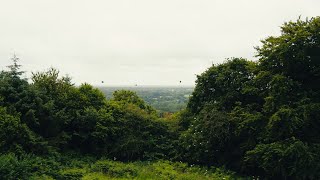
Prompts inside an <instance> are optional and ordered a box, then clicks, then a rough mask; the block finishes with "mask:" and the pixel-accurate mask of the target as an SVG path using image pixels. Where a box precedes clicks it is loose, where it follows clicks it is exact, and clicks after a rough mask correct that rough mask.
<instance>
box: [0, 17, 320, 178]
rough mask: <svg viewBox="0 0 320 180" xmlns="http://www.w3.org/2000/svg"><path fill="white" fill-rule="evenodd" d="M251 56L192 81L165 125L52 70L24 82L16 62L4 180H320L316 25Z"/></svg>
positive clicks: (1, 88)
mask: <svg viewBox="0 0 320 180" xmlns="http://www.w3.org/2000/svg"><path fill="white" fill-rule="evenodd" d="M256 50H257V57H258V58H259V59H258V60H257V61H249V60H246V59H243V58H231V59H229V60H227V61H226V62H225V63H223V64H219V65H213V66H212V67H210V68H209V69H207V70H206V71H205V72H204V73H203V74H201V75H199V76H198V77H197V81H196V87H195V89H194V92H193V93H192V96H191V98H190V100H189V102H188V105H187V107H186V108H185V109H184V110H182V111H179V112H177V113H176V114H174V115H173V116H170V117H168V118H160V117H159V115H158V113H157V111H156V110H155V109H154V108H153V107H152V106H150V105H149V104H147V103H146V102H145V101H143V100H142V99H141V98H140V97H139V96H138V95H137V94H136V93H135V92H132V91H127V90H120V91H115V92H114V93H113V96H112V98H110V99H106V97H105V95H104V94H103V93H102V92H101V91H100V90H99V89H97V88H94V87H93V86H91V85H89V84H86V83H85V84H82V85H80V86H75V85H74V84H73V83H72V81H71V79H70V78H69V77H68V76H60V75H59V71H58V70H56V69H53V68H51V69H49V70H47V71H44V72H36V73H33V74H32V77H31V81H30V82H28V81H27V80H26V79H23V78H22V77H21V75H22V74H23V73H24V72H22V71H21V70H20V65H19V61H18V58H17V57H13V58H12V60H13V64H12V65H11V66H8V67H9V69H8V70H7V71H2V72H1V73H0V129H1V131H0V153H1V155H0V179H81V178H82V179H108V178H113V179H125V178H130V179H132V178H136V179H222V178H226V179H232V178H240V176H241V177H250V178H252V179H254V178H255V177H259V178H266V179H319V178H320V173H319V172H320V154H319V152H320V83H319V82H320V17H316V18H312V19H310V20H300V19H299V20H297V21H295V22H288V23H285V24H284V25H283V26H282V27H281V35H280V36H277V37H273V36H271V37H268V38H266V39H265V40H263V41H262V46H260V47H257V48H256ZM215 167H224V168H226V169H229V170H232V171H233V172H236V174H235V173H233V172H231V171H227V170H224V168H215ZM239 175H240V176H239Z"/></svg>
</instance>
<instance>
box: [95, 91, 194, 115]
mask: <svg viewBox="0 0 320 180" xmlns="http://www.w3.org/2000/svg"><path fill="white" fill-rule="evenodd" d="M98 88H99V89H100V90H101V91H102V92H103V93H104V94H105V95H106V97H107V99H110V98H111V97H112V94H113V92H114V91H116V90H130V91H134V92H136V93H137V95H138V96H139V97H141V98H142V99H143V100H144V101H145V102H146V103H147V104H149V105H151V106H152V107H154V108H155V109H156V110H157V111H158V112H159V113H164V112H170V113H174V112H178V111H181V110H182V109H184V108H186V105H187V103H188V101H189V97H190V96H191V94H192V92H193V89H194V87H191V86H190V87H186V86H181V87H177V86H138V87H136V86H133V87H105V86H98Z"/></svg>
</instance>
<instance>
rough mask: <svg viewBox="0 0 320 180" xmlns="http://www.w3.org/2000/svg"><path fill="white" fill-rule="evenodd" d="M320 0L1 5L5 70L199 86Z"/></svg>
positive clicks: (8, 0)
mask: <svg viewBox="0 0 320 180" xmlns="http://www.w3.org/2000/svg"><path fill="white" fill-rule="evenodd" d="M300 15H301V16H302V17H303V18H305V17H312V16H318V15H320V1H319V0H19V1H18V0H0V66H1V67H0V68H1V69H3V68H4V67H5V66H6V65H8V64H10V57H11V56H12V54H13V53H14V52H15V53H16V54H17V55H18V56H19V57H20V58H21V64H22V65H23V66H24V67H23V68H24V70H26V71H28V72H30V71H41V70H45V69H47V68H49V67H56V68H58V69H59V70H60V71H61V72H62V73H63V74H66V73H67V74H69V75H70V76H71V77H72V78H73V80H74V82H76V83H77V84H80V83H81V82H88V83H91V84H95V85H99V84H100V85H101V81H102V80H103V81H104V82H105V84H104V85H129V86H130V85H134V84H138V85H179V81H180V80H181V81H182V85H193V84H194V80H195V78H196V77H195V74H200V73H201V72H203V71H204V70H205V69H206V68H208V67H209V66H210V64H212V63H220V62H223V61H224V60H225V58H228V57H245V58H248V59H253V56H254V55H255V50H254V48H253V47H254V46H257V45H259V41H260V40H261V39H263V38H265V37H267V36H269V35H278V34H279V26H280V25H281V24H283V22H285V21H289V20H296V19H297V18H298V17H299V16H300Z"/></svg>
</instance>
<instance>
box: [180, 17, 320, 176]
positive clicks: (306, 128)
mask: <svg viewBox="0 0 320 180" xmlns="http://www.w3.org/2000/svg"><path fill="white" fill-rule="evenodd" d="M281 32H282V34H281V35H280V36H278V37H268V38H267V39H265V40H263V41H262V46H261V47H257V48H256V49H257V52H258V55H257V57H258V58H259V60H258V61H256V62H252V61H248V60H246V59H242V58H232V59H229V60H228V61H227V62H225V63H223V64H220V65H214V66H212V67H210V68H209V69H208V70H207V71H206V72H204V73H203V74H201V75H200V76H198V79H197V82H196V83H197V85H196V87H195V91H194V92H193V96H192V97H191V99H190V101H189V104H188V107H187V110H186V112H184V115H182V118H181V122H180V124H181V126H183V127H184V131H183V133H182V134H181V137H180V139H181V141H182V144H183V147H184V148H182V149H183V150H184V151H185V152H184V153H183V157H182V159H184V160H187V161H188V162H193V163H200V164H209V165H212V164H214V165H226V166H227V167H229V168H232V169H233V170H236V171H241V172H243V173H247V174H256V175H260V176H264V177H270V178H293V179H318V178H320V174H319V172H320V154H319V152H320V148H319V147H320V133H319V132H320V86H319V84H320V18H319V17H317V18H312V19H310V20H306V21H302V20H300V19H299V20H298V21H296V22H289V23H285V24H284V25H283V26H282V31H281Z"/></svg>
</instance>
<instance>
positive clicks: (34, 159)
mask: <svg viewBox="0 0 320 180" xmlns="http://www.w3.org/2000/svg"><path fill="white" fill-rule="evenodd" d="M234 178H240V177H239V176H236V175H235V174H234V173H232V172H230V171H226V170H224V169H223V168H203V167H199V166H188V165H187V164H186V163H181V162H170V161H164V160H161V161H154V162H141V161H136V162H129V163H123V162H119V161H113V160H107V159H96V158H94V157H91V156H83V155H82V156H81V157H77V154H65V155H55V156H50V157H38V156H30V155H28V156H20V157H17V156H15V155H13V154H7V155H1V156H0V179H6V180H15V179H32V180H43V179H47V180H49V179H50V180H51V179H71V180H76V179H83V180H89V179H90V180H91V179H99V180H103V179H164V180H167V179H194V180H197V179H234Z"/></svg>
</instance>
